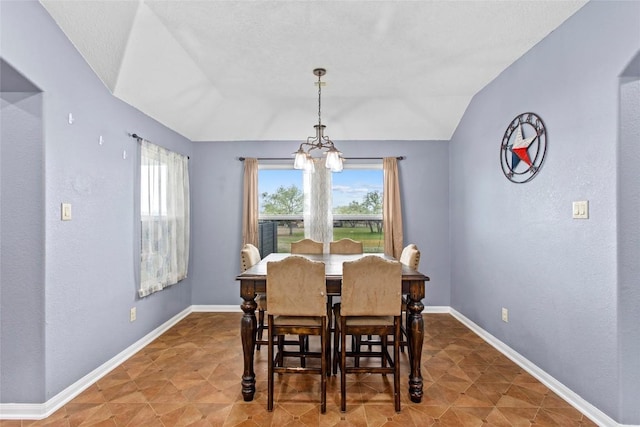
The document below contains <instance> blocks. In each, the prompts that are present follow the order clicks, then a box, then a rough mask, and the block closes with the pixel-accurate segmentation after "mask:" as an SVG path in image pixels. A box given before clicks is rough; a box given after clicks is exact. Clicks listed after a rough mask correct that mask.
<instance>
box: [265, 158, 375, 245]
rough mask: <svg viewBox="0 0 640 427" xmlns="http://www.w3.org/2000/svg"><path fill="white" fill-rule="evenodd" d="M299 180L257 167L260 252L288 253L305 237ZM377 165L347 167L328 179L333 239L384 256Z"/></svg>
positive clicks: (281, 170) (278, 169)
mask: <svg viewBox="0 0 640 427" xmlns="http://www.w3.org/2000/svg"><path fill="white" fill-rule="evenodd" d="M303 181H304V177H303V172H302V171H300V170H295V169H292V168H291V166H290V165H273V164H260V165H259V170H258V197H259V214H258V219H259V221H260V224H259V235H260V242H259V246H260V253H261V254H262V256H263V257H264V256H266V255H268V254H269V253H271V252H289V251H290V250H291V242H294V241H296V240H300V239H303V238H304V237H305V228H304V227H305V223H304V212H303V211H304V190H303V189H304V184H303ZM382 185H383V171H382V164H381V163H379V164H366V165H362V164H360V165H354V164H351V165H348V164H345V169H344V170H343V171H342V172H340V173H333V174H332V191H331V198H332V201H331V212H332V214H333V239H334V240H338V239H341V238H343V237H349V238H351V239H353V240H358V241H362V242H363V244H364V248H365V252H383V250H384V235H383V232H382Z"/></svg>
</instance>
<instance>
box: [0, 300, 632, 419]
mask: <svg viewBox="0 0 640 427" xmlns="http://www.w3.org/2000/svg"><path fill="white" fill-rule="evenodd" d="M241 311H242V310H241V309H240V305H239V304H238V305H192V306H190V307H188V308H186V309H184V310H183V311H182V312H180V313H178V314H176V315H175V316H173V317H172V318H171V319H169V320H167V321H166V322H165V323H163V324H162V325H160V326H159V327H157V328H156V329H154V330H153V331H151V332H150V333H148V334H147V335H145V336H144V337H143V338H141V339H140V340H138V341H136V342H135V343H134V344H132V345H131V346H129V347H128V348H127V349H125V350H124V351H122V352H120V353H119V354H118V355H116V356H115V357H113V358H111V359H110V360H109V361H107V362H106V363H104V364H102V365H101V366H99V367H98V368H96V369H94V370H93V371H92V372H90V373H89V374H87V375H85V376H84V377H82V378H81V379H79V380H78V381H76V382H75V383H73V384H71V385H70V386H69V387H67V388H66V389H64V390H63V391H61V392H60V393H58V394H57V395H56V396H54V397H52V398H51V399H49V400H48V401H47V402H45V403H40V404H32V403H0V420H17V419H20V420H40V419H44V418H46V417H48V416H49V415H51V414H53V413H54V412H55V411H57V410H58V409H60V408H61V407H62V406H64V405H65V404H66V403H68V402H69V401H71V400H72V399H73V398H74V397H76V396H77V395H79V394H80V393H82V392H83V391H84V390H86V389H87V388H88V387H89V386H91V385H92V384H94V383H95V382H96V381H98V380H99V379H100V378H102V377H104V376H105V375H106V374H108V373H109V372H111V371H112V370H113V369H114V368H116V367H117V366H119V365H120V364H122V363H123V362H124V361H125V360H127V359H128V358H130V357H131V356H133V355H134V354H135V353H137V352H138V351H140V350H141V349H142V348H144V347H145V346H146V345H148V344H149V343H151V342H152V341H153V340H155V339H156V338H158V337H159V336H160V335H162V334H163V333H164V332H166V331H167V330H168V329H169V328H171V327H172V326H174V325H175V324H176V323H178V322H179V321H180V320H182V319H184V318H185V317H186V316H187V315H189V314H190V313H194V312H200V313H213V312H219V313H239V312H241ZM423 313H425V314H436V313H449V314H451V315H452V316H453V317H455V318H456V319H457V320H459V321H460V322H461V323H463V324H464V325H465V326H466V327H468V328H469V329H471V330H472V331H473V332H475V333H476V334H477V335H478V336H480V337H481V338H482V339H483V340H485V341H486V342H487V343H489V344H490V345H492V346H493V347H494V348H495V349H496V350H498V351H499V352H500V353H502V354H504V355H505V356H506V357H508V358H509V359H511V360H512V361H513V362H514V363H516V364H517V365H518V366H520V367H521V368H522V369H524V370H525V371H527V372H528V373H530V374H531V375H533V376H534V377H535V378H537V379H538V380H539V381H540V382H541V383H543V384H544V385H545V386H547V387H548V388H549V389H550V390H552V391H553V392H554V393H556V394H557V395H558V396H560V397H561V398H563V399H564V400H566V401H567V402H568V403H569V404H571V405H572V406H574V407H575V408H576V409H577V410H579V411H580V412H582V413H583V414H584V415H586V416H587V417H589V418H590V419H591V420H592V421H593V422H594V423H596V424H598V425H599V426H603V427H633V426H631V425H628V424H627V425H623V424H618V423H616V422H615V421H614V420H613V419H611V418H610V417H609V416H608V415H607V414H605V413H604V412H602V411H600V410H599V409H598V408H596V407H595V406H593V405H591V404H590V403H589V402H587V401H586V400H584V399H583V398H581V397H580V396H579V395H577V394H576V393H574V392H573V391H572V390H570V389H569V388H567V387H566V386H564V385H563V384H562V383H560V382H559V381H558V380H556V379H555V378H553V377H552V376H551V375H549V374H547V373H546V372H545V371H543V370H542V369H540V368H539V367H537V366H536V365H534V364H533V363H531V362H530V361H529V360H528V359H526V358H525V357H523V356H522V355H520V354H519V353H518V352H516V351H515V350H513V349H512V348H511V347H509V346H507V345H506V344H505V343H503V342H502V341H500V340H499V339H497V338H496V337H494V336H493V335H491V334H489V333H488V332H486V331H485V330H484V329H482V328H481V327H479V326H478V325H476V324H475V323H474V322H472V321H471V320H469V319H468V318H467V317H465V316H464V315H462V314H461V313H459V312H458V311H456V310H455V309H453V308H451V307H448V306H427V307H425V309H424V312H423ZM636 427H640V426H636Z"/></svg>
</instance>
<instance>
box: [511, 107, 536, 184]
mask: <svg viewBox="0 0 640 427" xmlns="http://www.w3.org/2000/svg"><path fill="white" fill-rule="evenodd" d="M546 153H547V131H546V129H545V127H544V123H543V122H542V119H541V118H540V117H539V116H538V115H537V114H534V113H522V114H520V115H518V116H516V117H515V118H514V119H513V120H512V121H511V123H509V126H508V127H507V130H506V131H505V133H504V137H503V138H502V144H501V145H500V162H501V164H502V172H503V173H504V176H506V177H507V179H508V180H509V181H511V182H515V183H516V184H523V183H525V182H529V181H531V180H532V179H533V177H534V176H536V174H537V173H538V172H539V171H540V168H541V167H542V163H543V162H544V158H545V154H546Z"/></svg>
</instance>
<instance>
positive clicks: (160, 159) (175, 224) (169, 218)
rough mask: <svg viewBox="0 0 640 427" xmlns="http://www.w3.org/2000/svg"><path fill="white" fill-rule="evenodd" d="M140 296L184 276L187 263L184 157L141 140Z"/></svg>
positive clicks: (187, 182)
mask: <svg viewBox="0 0 640 427" xmlns="http://www.w3.org/2000/svg"><path fill="white" fill-rule="evenodd" d="M140 152H141V156H140V159H141V161H140V216H141V230H142V241H141V246H140V289H139V291H138V293H139V295H140V296H141V297H144V296H147V295H149V294H151V293H153V292H157V291H161V290H162V289H164V288H166V287H167V286H170V285H173V284H175V283H178V282H179V281H180V280H182V279H184V278H186V277H187V268H188V265H189V216H190V215H189V166H188V158H187V157H186V156H183V155H181V154H178V153H174V152H171V151H169V150H166V149H164V148H162V147H159V146H157V145H154V144H152V143H150V142H148V141H145V140H142V141H141V150H140Z"/></svg>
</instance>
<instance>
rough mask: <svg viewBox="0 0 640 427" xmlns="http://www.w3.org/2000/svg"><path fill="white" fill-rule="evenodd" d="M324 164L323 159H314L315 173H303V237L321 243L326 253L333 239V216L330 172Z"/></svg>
mask: <svg viewBox="0 0 640 427" xmlns="http://www.w3.org/2000/svg"><path fill="white" fill-rule="evenodd" d="M324 162H325V160H324V159H323V158H321V159H314V169H315V172H312V171H305V172H304V177H303V185H304V237H306V238H308V239H313V240H316V241H318V242H323V243H324V245H325V248H324V250H325V252H328V249H329V242H330V241H331V240H332V239H333V214H332V213H331V204H332V203H331V201H332V200H331V199H332V192H331V170H330V169H327V168H326V167H325V166H324Z"/></svg>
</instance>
